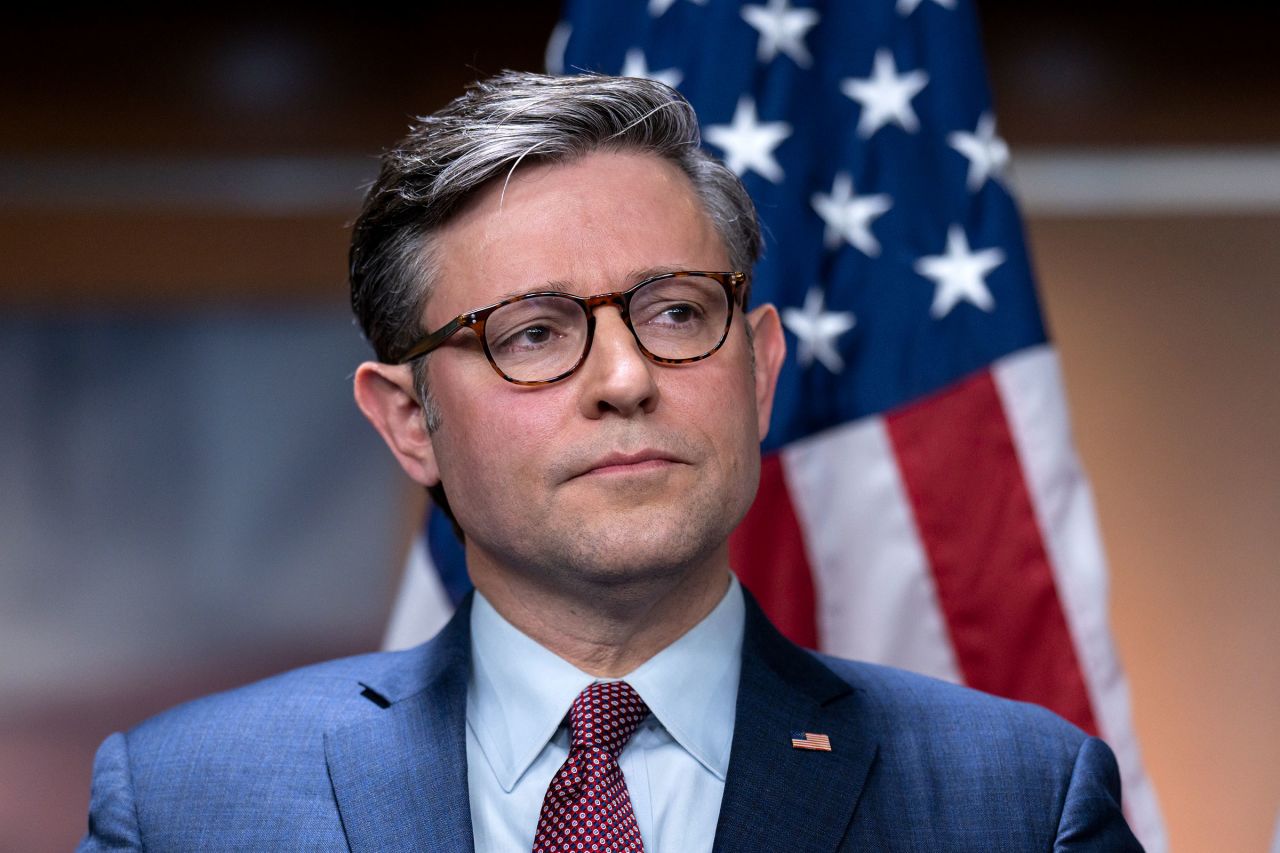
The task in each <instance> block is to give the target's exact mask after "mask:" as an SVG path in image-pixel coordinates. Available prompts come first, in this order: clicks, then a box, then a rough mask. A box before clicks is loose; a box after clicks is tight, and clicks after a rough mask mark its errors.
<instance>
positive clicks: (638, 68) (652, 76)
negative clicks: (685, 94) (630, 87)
mask: <svg viewBox="0 0 1280 853" xmlns="http://www.w3.org/2000/svg"><path fill="white" fill-rule="evenodd" d="M618 76H619V77H643V78H645V79H647V80H653V81H656V82H658V83H665V84H666V85H668V86H670V87H671V88H672V89H674V88H675V87H676V86H679V85H680V81H681V80H682V79H684V75H683V74H681V73H680V69H679V68H668V69H667V70H666V71H650V70H649V63H648V62H646V61H645V58H644V51H643V50H641V49H640V48H638V47H633V48H631V50H628V51H627V55H626V56H625V57H623V60H622V70H621V71H619V72H618Z"/></svg>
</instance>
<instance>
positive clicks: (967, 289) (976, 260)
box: [915, 225, 1004, 320]
mask: <svg viewBox="0 0 1280 853" xmlns="http://www.w3.org/2000/svg"><path fill="white" fill-rule="evenodd" d="M1003 263H1004V252H1003V251H1002V250H1001V249H994V248H993V249H983V250H981V251H978V252H974V251H970V249H969V239H968V238H967V237H966V236H965V234H964V229H963V228H961V227H960V226H959V225H952V226H951V227H950V228H948V229H947V251H946V253H945V254H942V255H930V256H928V257H923V258H920V259H919V260H918V261H916V263H915V271H916V272H918V273H920V275H922V276H925V277H927V278H931V279H933V281H934V284H935V288H934V291H933V305H932V306H930V308H929V314H930V315H931V316H932V317H933V318H934V319H935V320H936V319H941V318H943V317H945V316H947V315H948V314H950V313H951V309H952V308H954V307H956V305H957V304H958V303H959V302H960V300H962V299H963V300H964V301H966V302H969V303H971V304H973V305H975V306H977V307H978V308H981V309H982V310H983V311H991V310H992V309H994V308H995V307H996V301H995V298H994V297H993V296H992V295H991V291H990V290H988V289H987V282H986V280H985V279H986V276H987V274H988V273H989V272H991V271H992V270H994V269H995V268H996V267H998V266H1000V265H1001V264H1003Z"/></svg>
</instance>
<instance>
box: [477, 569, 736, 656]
mask: <svg viewBox="0 0 1280 853" xmlns="http://www.w3.org/2000/svg"><path fill="white" fill-rule="evenodd" d="M470 556H471V555H470V554H468V557H470ZM717 556H718V559H713V560H711V561H709V562H708V563H707V564H706V565H704V566H700V567H697V568H696V569H695V570H690V571H687V572H683V573H680V574H676V575H674V576H672V577H662V578H641V579H635V580H630V581H627V582H624V583H617V582H616V581H615V582H611V583H609V584H608V585H607V586H603V585H598V584H591V583H589V582H588V583H585V584H584V585H583V586H582V587H575V588H573V589H568V590H566V589H563V588H557V587H554V586H550V585H547V584H546V583H540V582H539V580H540V579H538V578H531V577H529V576H528V575H522V574H519V573H513V572H506V571H499V570H495V569H494V567H492V566H489V565H486V564H484V561H472V560H470V559H469V560H468V562H469V564H470V565H469V568H470V571H471V576H472V581H473V582H474V583H475V586H476V589H477V590H478V591H479V592H480V593H481V594H482V595H484V597H485V598H486V599H487V600H488V601H489V603H490V604H491V605H493V608H494V609H495V610H497V611H498V613H500V614H501V615H502V617H503V618H504V619H506V620H507V621H508V622H510V623H511V624H512V625H514V626H515V627H516V628H517V629H519V630H520V631H521V632H522V633H523V634H525V635H526V636H528V637H530V638H532V639H533V640H534V641H536V642H537V643H538V644H539V645H541V646H543V647H544V648H546V649H549V650H550V651H552V652H554V653H555V654H557V655H559V656H560V657H562V658H564V659H565V660H567V661H568V662H569V663H571V664H573V665H574V666H576V667H577V668H578V669H581V670H582V671H583V672H587V673H590V674H591V675H595V676H598V677H601V678H620V677H622V676H625V675H627V674H628V673H630V672H631V671H632V670H634V669H636V668H637V667H638V666H640V665H641V664H642V663H644V662H645V661H647V660H648V659H649V658H651V657H653V656H654V655H656V654H657V653H658V652H660V651H662V650H663V649H664V648H666V647H667V646H669V645H671V644H672V643H673V642H675V641H676V640H678V639H679V638H680V637H682V636H683V635H684V634H685V633H686V632H687V631H689V629H691V628H692V627H693V626H695V625H697V624H698V623H699V622H701V621H702V620H703V618H705V617H706V615H707V614H708V613H710V612H711V611H712V610H714V609H715V607H716V605H717V604H719V603H720V600H721V599H722V598H724V594H725V591H726V590H727V589H728V588H729V567H728V558H727V554H720V555H717ZM477 563H480V565H477Z"/></svg>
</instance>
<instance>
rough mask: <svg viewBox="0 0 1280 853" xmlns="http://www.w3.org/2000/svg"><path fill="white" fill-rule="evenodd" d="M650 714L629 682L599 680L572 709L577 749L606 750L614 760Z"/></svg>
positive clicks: (572, 732) (570, 715) (572, 725)
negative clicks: (593, 748)
mask: <svg viewBox="0 0 1280 853" xmlns="http://www.w3.org/2000/svg"><path fill="white" fill-rule="evenodd" d="M648 715H649V706H648V705H645V704H644V700H643V699H641V698H640V694H638V693H636V691H635V689H634V688H633V687H632V686H631V685H630V684H627V683H626V682H625V681H597V682H596V683H595V684H592V685H590V686H589V687H587V689H586V690H583V691H582V692H581V693H579V694H578V698H577V699H574V700H573V706H572V707H571V708H570V709H569V731H570V733H571V735H572V741H573V743H572V745H573V747H575V748H592V747H595V748H597V749H603V750H605V751H607V752H608V753H610V754H611V755H612V756H613V757H614V758H617V757H618V755H619V754H620V753H621V752H622V748H623V747H624V746H626V745H627V741H629V740H630V739H631V735H633V734H635V731H636V728H637V727H638V726H639V725H640V723H641V722H643V721H644V718H645V717H647V716H648Z"/></svg>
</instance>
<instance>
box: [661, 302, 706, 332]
mask: <svg viewBox="0 0 1280 853" xmlns="http://www.w3.org/2000/svg"><path fill="white" fill-rule="evenodd" d="M657 307H658V308H659V310H658V312H657V313H656V314H655V315H654V316H653V318H652V319H651V320H649V322H650V323H665V324H667V325H671V326H683V325H685V324H687V323H692V322H695V321H697V320H698V319H700V318H701V317H702V316H703V314H704V313H705V312H704V311H703V310H702V308H701V307H699V306H697V305H694V304H693V303H691V302H675V303H672V304H670V305H660V306H657Z"/></svg>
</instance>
